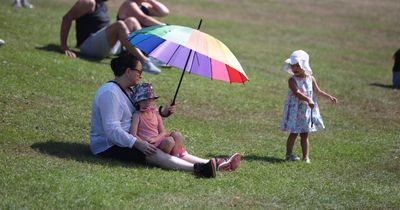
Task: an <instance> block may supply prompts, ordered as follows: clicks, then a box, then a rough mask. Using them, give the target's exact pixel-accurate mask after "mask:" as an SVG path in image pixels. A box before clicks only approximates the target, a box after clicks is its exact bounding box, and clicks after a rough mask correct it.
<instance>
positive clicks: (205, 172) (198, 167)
mask: <svg viewBox="0 0 400 210" xmlns="http://www.w3.org/2000/svg"><path fill="white" fill-rule="evenodd" d="M216 166H217V162H216V160H215V158H211V160H210V161H208V163H195V164H194V171H193V173H194V174H195V175H196V176H198V177H205V178H214V177H215V176H216V168H217V167H216Z"/></svg>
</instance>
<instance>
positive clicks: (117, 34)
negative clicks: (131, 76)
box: [106, 21, 147, 63]
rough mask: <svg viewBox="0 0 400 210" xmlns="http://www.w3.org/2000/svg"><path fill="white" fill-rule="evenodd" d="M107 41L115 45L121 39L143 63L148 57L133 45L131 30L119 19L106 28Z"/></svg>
mask: <svg viewBox="0 0 400 210" xmlns="http://www.w3.org/2000/svg"><path fill="white" fill-rule="evenodd" d="M106 34H107V41H108V44H109V45H110V46H114V45H115V43H116V42H117V41H118V40H119V41H120V42H121V44H122V46H124V47H125V49H126V50H128V52H130V53H131V54H132V55H134V56H135V57H137V58H138V59H139V60H140V62H141V63H143V62H144V61H145V60H146V59H147V57H146V56H144V55H143V53H142V52H141V51H140V50H138V49H136V48H135V47H133V46H132V45H131V43H130V42H129V41H128V34H129V30H128V28H127V26H126V25H125V22H124V21H117V22H115V23H113V24H111V25H110V26H108V27H107V28H106Z"/></svg>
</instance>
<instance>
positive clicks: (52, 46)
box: [35, 44, 109, 65]
mask: <svg viewBox="0 0 400 210" xmlns="http://www.w3.org/2000/svg"><path fill="white" fill-rule="evenodd" d="M35 48H36V49H37V50H43V51H48V52H56V53H63V52H62V51H61V47H60V45H57V44H48V45H45V46H37V47H35ZM73 52H74V53H75V54H76V56H77V57H78V58H80V59H83V60H87V61H91V62H97V63H104V64H107V65H109V63H106V62H101V61H102V60H103V59H100V58H91V57H86V56H83V55H82V54H81V53H80V52H78V51H75V50H73Z"/></svg>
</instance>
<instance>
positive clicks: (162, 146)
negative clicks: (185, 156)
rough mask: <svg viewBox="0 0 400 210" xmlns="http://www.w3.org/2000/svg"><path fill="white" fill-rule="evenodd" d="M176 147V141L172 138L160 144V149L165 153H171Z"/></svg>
mask: <svg viewBox="0 0 400 210" xmlns="http://www.w3.org/2000/svg"><path fill="white" fill-rule="evenodd" d="M174 146H175V141H174V139H173V138H172V137H168V138H166V139H164V141H162V142H161V144H160V149H162V150H163V151H170V150H172V148H173V147H174Z"/></svg>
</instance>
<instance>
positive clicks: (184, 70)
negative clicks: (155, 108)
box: [171, 19, 203, 105]
mask: <svg viewBox="0 0 400 210" xmlns="http://www.w3.org/2000/svg"><path fill="white" fill-rule="evenodd" d="M202 22H203V19H200V22H199V25H198V26H197V30H199V29H200V27H201V23H202ZM191 55H192V49H190V51H189V56H188V57H187V59H186V63H185V67H184V68H183V71H182V74H181V78H180V79H179V83H178V87H177V88H176V91H175V95H174V99H173V100H172V103H171V105H175V100H176V96H177V95H178V92H179V88H180V87H181V83H182V79H183V76H184V75H185V72H186V67H187V65H188V63H189V59H190V56H191Z"/></svg>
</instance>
